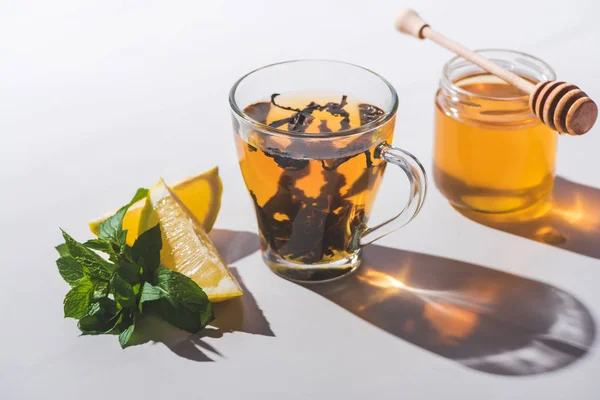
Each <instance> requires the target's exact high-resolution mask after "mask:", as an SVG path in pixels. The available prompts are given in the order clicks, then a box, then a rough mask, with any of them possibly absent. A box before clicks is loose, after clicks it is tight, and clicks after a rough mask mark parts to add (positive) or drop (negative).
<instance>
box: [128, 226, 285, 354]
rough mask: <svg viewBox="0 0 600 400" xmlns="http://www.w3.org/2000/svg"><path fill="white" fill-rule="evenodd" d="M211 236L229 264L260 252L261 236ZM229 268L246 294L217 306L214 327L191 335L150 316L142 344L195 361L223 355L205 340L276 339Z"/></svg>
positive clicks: (217, 232)
mask: <svg viewBox="0 0 600 400" xmlns="http://www.w3.org/2000/svg"><path fill="white" fill-rule="evenodd" d="M210 237H211V239H212V241H213V243H214V244H215V246H216V247H217V249H218V250H219V253H220V254H221V256H222V257H223V260H224V261H225V262H226V263H227V264H231V263H234V262H235V261H238V260H240V259H242V258H244V257H246V256H248V255H250V254H252V253H254V252H255V251H257V250H258V249H259V239H258V236H257V235H256V234H254V233H250V232H236V231H229V230H222V229H215V230H213V231H212V232H211V233H210ZM229 268H230V270H231V273H232V274H233V275H234V276H235V277H236V279H237V280H238V282H239V283H240V286H241V287H242V289H243V291H244V295H243V296H242V297H239V298H236V299H232V300H229V301H227V302H223V303H215V304H213V309H214V312H215V316H216V318H215V320H214V321H213V322H211V324H210V326H208V327H206V328H205V329H203V330H202V331H201V332H199V333H198V334H195V335H190V334H189V333H187V332H185V331H182V330H179V329H177V328H175V327H173V326H171V325H169V324H167V323H166V322H164V321H162V320H160V319H158V318H153V317H150V318H146V319H144V320H143V321H142V324H143V325H144V327H143V329H140V331H144V332H149V335H148V336H147V337H144V338H140V340H139V342H140V343H144V342H148V341H152V342H156V343H163V344H164V345H165V346H167V347H168V348H169V349H170V350H171V351H173V352H174V353H175V354H177V355H179V356H181V357H183V358H187V359H189V360H193V361H213V359H212V358H211V357H210V356H209V355H208V354H207V352H210V353H213V354H215V355H217V356H221V357H223V355H222V354H221V353H219V351H218V350H217V349H215V348H214V347H213V346H211V345H210V344H209V343H207V342H206V341H205V340H203V339H204V338H206V337H209V338H220V337H222V336H223V335H224V334H226V333H231V332H245V333H251V334H255V335H263V336H275V334H274V333H273V331H272V330H271V327H270V325H269V322H268V321H267V319H266V318H265V316H264V314H263V312H262V310H261V309H260V308H259V307H258V304H257V303H256V300H255V299H254V296H253V295H252V293H251V292H250V291H249V290H248V288H247V287H246V286H245V285H244V282H243V280H242V279H241V277H240V275H239V273H238V271H237V269H236V268H235V267H232V266H230V267H229Z"/></svg>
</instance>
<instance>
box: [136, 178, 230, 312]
mask: <svg viewBox="0 0 600 400" xmlns="http://www.w3.org/2000/svg"><path fill="white" fill-rule="evenodd" d="M158 223H160V227H161V232H162V242H163V247H162V250H161V253H160V261H161V264H162V265H164V266H165V267H167V268H169V269H172V270H174V271H177V272H180V273H182V274H184V275H186V276H188V277H189V278H191V279H192V280H193V281H194V282H196V283H197V284H198V285H199V286H200V287H201V288H202V289H203V290H204V292H205V293H206V294H207V295H208V298H209V300H210V301H212V302H217V301H223V300H227V299H231V298H233V297H237V296H241V295H242V289H241V288H240V286H239V284H238V283H237V282H236V280H235V278H234V277H233V276H232V275H231V273H230V272H229V270H228V269H227V267H226V266H225V263H224V262H223V260H221V257H220V256H219V253H217V250H216V249H215V246H214V245H213V244H212V242H211V240H210V238H209V237H208V235H207V233H206V231H205V230H204V228H203V227H202V224H201V223H200V222H199V221H198V219H197V218H196V217H195V216H194V214H193V213H192V212H191V211H190V210H188V208H187V206H186V205H185V204H184V203H183V202H182V201H181V199H180V198H179V196H177V194H175V193H174V191H172V190H170V189H169V187H168V186H167V185H166V184H165V183H164V181H163V180H160V181H159V182H158V183H157V184H156V185H154V186H153V187H152V188H151V189H150V193H149V194H148V197H147V199H146V204H145V206H144V208H143V210H142V212H141V215H140V227H139V232H144V231H145V230H147V229H149V228H152V227H153V226H155V225H156V224H158Z"/></svg>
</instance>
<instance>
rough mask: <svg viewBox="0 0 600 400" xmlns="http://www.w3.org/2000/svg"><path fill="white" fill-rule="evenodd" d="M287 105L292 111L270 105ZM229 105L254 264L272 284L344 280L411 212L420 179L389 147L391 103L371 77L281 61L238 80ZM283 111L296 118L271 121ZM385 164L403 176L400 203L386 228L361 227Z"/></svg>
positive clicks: (352, 69)
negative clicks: (253, 219) (257, 244)
mask: <svg viewBox="0 0 600 400" xmlns="http://www.w3.org/2000/svg"><path fill="white" fill-rule="evenodd" d="M279 93H281V95H277V94H279ZM271 96H272V97H271ZM342 96H343V97H342ZM275 97H277V102H276V101H275ZM339 98H342V100H341V101H340V102H339V103H335V102H334V101H333V99H339ZM286 99H287V100H286ZM290 99H296V103H297V104H298V105H297V106H295V107H299V108H297V109H296V108H293V107H287V108H286V107H285V106H280V105H278V104H283V103H285V102H286V101H288V102H290V101H291V100H290ZM299 99H302V100H299ZM316 100H321V102H320V103H319V102H316ZM312 101H315V102H312ZM359 101H360V103H359ZM229 102H230V105H231V110H232V120H233V127H234V131H235V141H236V148H237V153H238V159H239V164H240V168H241V171H242V175H243V178H244V181H245V183H246V187H247V189H248V192H249V193H250V197H251V198H252V201H253V203H254V207H255V210H256V216H257V220H258V227H259V233H260V239H261V248H262V255H263V259H264V261H265V263H266V264H267V265H268V266H269V267H270V268H271V270H273V271H274V272H275V273H277V274H278V275H280V276H282V277H284V278H287V279H290V280H294V281H301V282H318V281H327V280H331V279H335V278H339V277H341V276H344V275H346V274H348V273H350V272H352V271H354V270H355V269H356V268H357V267H358V266H359V265H360V260H361V258H360V257H361V248H362V247H363V246H365V245H366V244H369V243H371V242H373V241H375V240H377V239H379V238H381V237H383V236H385V235H387V234H389V233H390V232H392V231H394V230H396V229H398V228H400V227H401V226H403V225H405V224H406V223H408V222H409V221H411V220H412V219H413V218H414V217H415V216H416V215H417V213H418V212H419V210H420V209H421V206H422V204H423V200H424V199H425V192H426V177H425V171H424V169H423V167H422V165H421V163H420V162H419V161H418V160H417V159H416V158H415V157H414V156H413V155H411V154H410V153H408V152H406V151H404V150H401V149H398V148H395V147H391V146H390V144H389V143H391V141H392V136H393V134H394V123H395V117H396V110H397V108H398V96H397V94H396V91H395V90H394V88H393V87H392V86H391V84H390V83H389V82H388V81H386V80H385V79H384V78H382V77H381V76H379V75H377V74H375V73H374V72H371V71H369V70H367V69H365V68H362V67H359V66H356V65H352V64H347V63H343V62H338V61H326V60H298V61H288V62H282V63H278V64H273V65H269V66H266V67H263V68H260V69H257V70H255V71H252V72H250V73H249V74H247V75H245V76H244V77H242V78H241V79H240V80H239V81H237V82H236V83H235V85H234V86H233V88H232V89H231V93H230V96H229ZM318 103H319V104H322V105H323V106H322V107H321V108H319V106H318ZM301 107H306V108H305V109H304V110H303V112H299V111H301ZM311 107H312V109H311ZM308 109H310V113H312V114H310V113H309V112H306V110H308ZM325 109H327V110H325ZM282 110H283V111H282ZM286 110H296V111H297V112H296V113H295V114H293V115H294V116H295V118H296V119H294V120H293V121H291V120H292V119H293V118H292V119H290V118H284V119H283V120H281V119H280V120H279V121H274V119H277V118H276V117H274V116H276V114H278V113H279V114H281V113H283V112H288V117H289V114H290V113H291V111H286ZM324 110H325V111H324ZM313 111H314V113H313ZM327 111H329V114H327ZM309 114H310V115H309ZM319 116H320V117H319ZM344 116H346V117H344ZM279 117H280V118H281V115H280V116H279ZM316 118H321V119H322V120H321V123H320V125H319V130H318V131H316V132H315V131H311V128H306V126H308V125H306V126H302V125H299V124H300V123H301V122H302V123H307V122H309V121H313V119H316ZM269 120H270V122H269ZM282 121H283V122H282ZM286 123H287V124H288V125H287V129H286V128H285V124H286ZM296 123H297V124H296ZM327 123H329V125H327ZM292 124H296V125H294V126H292ZM332 128H334V129H335V130H334V129H332ZM387 163H391V164H394V165H396V166H398V167H400V168H401V169H402V170H403V171H404V172H405V173H406V176H407V177H408V183H409V186H410V192H409V193H410V194H409V196H408V202H407V203H406V205H405V206H404V207H403V208H402V210H400V211H399V213H398V214H397V215H395V216H394V217H393V218H391V219H390V220H388V221H386V222H384V223H381V224H378V225H376V226H374V227H367V225H366V223H367V220H368V218H369V215H370V213H371V210H372V207H373V203H374V200H375V196H376V194H377V191H378V188H379V184H380V183H381V178H382V176H383V173H384V170H385V167H386V164H387Z"/></svg>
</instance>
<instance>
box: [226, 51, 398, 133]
mask: <svg viewBox="0 0 600 400" xmlns="http://www.w3.org/2000/svg"><path fill="white" fill-rule="evenodd" d="M304 62H324V63H332V64H340V65H346V66H351V67H354V68H358V69H361V70H363V71H365V72H367V73H369V74H371V75H374V76H375V77H377V78H379V79H380V80H381V81H382V82H383V83H385V85H386V86H387V87H388V89H389V90H390V93H391V94H392V104H391V106H390V107H389V109H388V110H385V112H384V114H382V115H381V116H379V117H378V118H377V119H375V120H373V121H371V122H369V123H367V124H364V125H361V126H357V127H355V128H350V129H345V130H341V131H336V132H328V133H320V132H315V133H305V132H301V133H300V132H290V131H286V130H283V129H279V128H273V127H270V126H269V125H267V124H263V123H262V122H259V121H256V120H255V119H253V118H251V117H250V116H249V115H247V114H246V113H245V112H244V111H243V110H242V109H240V107H239V106H238V104H237V102H236V100H235V96H236V91H237V88H238V86H239V85H240V83H242V82H243V81H244V80H245V79H246V78H248V77H249V76H251V75H253V74H255V73H257V72H259V71H262V70H265V69H268V68H271V67H276V66H278V65H284V64H293V63H304ZM229 105H230V107H231V109H232V110H233V112H234V113H236V114H237V115H238V116H239V117H240V118H242V119H243V120H245V121H246V122H248V123H250V124H252V125H254V126H256V127H257V128H259V129H261V130H262V131H266V132H269V133H271V134H275V135H281V136H287V137H290V136H291V137H297V138H311V139H314V138H332V137H346V136H353V135H358V134H362V133H365V132H368V131H371V130H373V129H374V128H377V127H379V126H381V125H384V124H385V123H387V122H388V121H389V120H391V119H392V118H393V117H394V116H395V115H396V111H397V110H398V94H397V93H396V89H394V87H393V86H392V84H391V83H390V82H389V81H388V80H387V79H385V78H384V77H383V76H381V75H379V74H378V73H376V72H373V71H371V70H370V69H368V68H365V67H361V66H360V65H357V64H353V63H349V62H345V61H338V60H331V59H319V58H314V59H313V58H307V59H295V60H287V61H280V62H276V63H272V64H268V65H265V66H263V67H260V68H256V69H254V70H252V71H250V72H248V73H247V74H245V75H243V76H242V77H241V78H239V79H238V80H237V81H236V82H235V83H234V84H233V86H232V88H231V90H230V91H229Z"/></svg>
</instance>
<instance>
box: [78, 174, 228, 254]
mask: <svg viewBox="0 0 600 400" xmlns="http://www.w3.org/2000/svg"><path fill="white" fill-rule="evenodd" d="M171 188H172V190H173V192H174V193H175V194H176V195H177V197H179V199H180V200H181V201H182V202H183V203H184V204H185V206H186V208H187V209H188V210H189V212H190V213H191V214H192V215H194V217H196V219H197V220H198V221H200V223H201V224H202V227H203V228H204V230H205V231H206V232H210V230H211V229H212V227H213V225H214V224H215V220H216V219H217V215H218V214H219V209H220V208H221V194H222V193H223V184H222V183H221V179H220V178H219V168H217V167H215V168H213V169H211V170H208V171H206V172H204V173H202V174H199V175H196V176H192V177H189V178H187V179H185V180H183V181H180V182H178V183H176V184H175V185H172V186H171ZM144 203H145V201H144V200H140V201H138V202H137V203H135V204H133V205H132V206H131V207H130V208H129V210H127V214H125V218H123V229H127V244H129V245H130V246H132V245H133V243H134V242H135V240H136V239H137V237H138V236H139V230H138V229H139V225H140V215H141V213H142V209H143V208H144ZM115 212H116V210H115V211H113V212H110V213H107V214H106V215H104V216H103V217H102V218H98V219H96V220H94V221H91V222H89V223H88V225H89V227H90V230H91V231H92V233H93V234H94V235H96V236H97V235H98V231H99V229H100V224H101V223H102V222H104V221H106V219H107V218H109V217H110V216H111V215H113V214H114V213H115Z"/></svg>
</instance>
